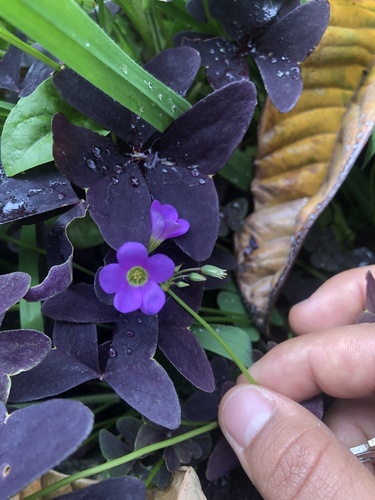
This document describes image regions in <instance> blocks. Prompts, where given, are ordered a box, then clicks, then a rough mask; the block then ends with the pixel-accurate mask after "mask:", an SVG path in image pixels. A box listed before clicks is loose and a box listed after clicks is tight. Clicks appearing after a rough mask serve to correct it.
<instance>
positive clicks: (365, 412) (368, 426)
mask: <svg viewBox="0 0 375 500" xmlns="http://www.w3.org/2000/svg"><path fill="white" fill-rule="evenodd" d="M324 423H325V424H326V425H327V426H328V427H329V428H330V429H331V431H332V432H333V433H334V434H335V436H336V437H337V438H338V439H340V441H342V442H343V443H344V444H345V445H346V446H347V447H351V446H356V445H358V444H361V443H363V442H365V441H367V440H368V439H371V438H373V437H375V398H374V397H372V398H362V399H356V400H352V399H350V400H348V399H338V400H337V401H335V402H334V404H333V405H332V406H331V407H330V409H329V410H328V411H327V412H326V414H325V415H324Z"/></svg>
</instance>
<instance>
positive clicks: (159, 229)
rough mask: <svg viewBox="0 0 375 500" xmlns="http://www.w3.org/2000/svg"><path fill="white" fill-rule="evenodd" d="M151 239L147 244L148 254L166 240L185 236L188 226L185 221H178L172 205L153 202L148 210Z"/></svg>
mask: <svg viewBox="0 0 375 500" xmlns="http://www.w3.org/2000/svg"><path fill="white" fill-rule="evenodd" d="M150 217H151V237H150V242H149V244H148V250H149V252H152V251H153V250H155V248H157V247H158V246H159V245H160V243H162V242H163V241H164V240H167V239H168V238H176V236H181V235H182V234H185V233H186V232H187V231H188V230H189V227H190V224H189V223H188V221H187V220H185V219H179V218H178V213H177V210H176V209H175V208H174V207H172V205H168V204H165V205H162V204H161V203H160V201H157V200H154V201H153V202H152V204H151V209H150Z"/></svg>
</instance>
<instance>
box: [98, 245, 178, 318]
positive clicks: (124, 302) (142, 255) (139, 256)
mask: <svg viewBox="0 0 375 500" xmlns="http://www.w3.org/2000/svg"><path fill="white" fill-rule="evenodd" d="M116 256H117V260H118V264H108V265H107V266H104V267H103V269H101V271H100V272H99V283H100V286H101V287H102V289H103V290H104V291H105V292H106V293H114V294H115V298H114V300H113V305H114V306H115V308H116V309H117V310H118V311H120V312H122V313H129V312H132V311H136V310H137V309H140V310H141V311H142V312H143V313H145V314H150V315H151V314H157V313H158V312H159V311H160V309H161V308H162V307H163V305H164V303H165V293H164V291H163V290H162V289H161V287H160V286H159V285H158V283H163V282H164V281H167V280H169V279H170V278H171V277H172V276H173V273H174V268H175V265H174V262H173V260H172V259H170V258H169V257H167V256H166V255H162V254H156V255H152V256H151V257H149V256H148V253H147V249H146V247H145V246H144V245H142V244H141V243H136V242H128V243H124V244H123V245H122V246H121V247H120V248H119V249H118V250H117V253H116Z"/></svg>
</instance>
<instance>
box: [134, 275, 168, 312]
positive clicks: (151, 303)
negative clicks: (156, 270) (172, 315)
mask: <svg viewBox="0 0 375 500" xmlns="http://www.w3.org/2000/svg"><path fill="white" fill-rule="evenodd" d="M142 293H143V300H142V305H141V307H140V309H141V311H142V312H143V313H145V314H157V313H158V312H159V311H160V309H161V308H162V307H163V305H164V304H165V293H164V292H163V290H162V289H161V288H160V286H159V285H158V284H157V283H155V281H152V280H149V281H148V282H147V283H146V284H145V285H144V286H143V287H142Z"/></svg>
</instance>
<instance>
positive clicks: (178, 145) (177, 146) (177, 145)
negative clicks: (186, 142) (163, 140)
mask: <svg viewBox="0 0 375 500" xmlns="http://www.w3.org/2000/svg"><path fill="white" fill-rule="evenodd" d="M175 145H176V148H177V149H180V147H181V142H180V141H177V142H176V144H175Z"/></svg>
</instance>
